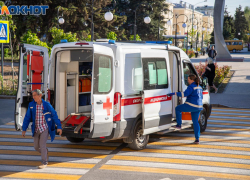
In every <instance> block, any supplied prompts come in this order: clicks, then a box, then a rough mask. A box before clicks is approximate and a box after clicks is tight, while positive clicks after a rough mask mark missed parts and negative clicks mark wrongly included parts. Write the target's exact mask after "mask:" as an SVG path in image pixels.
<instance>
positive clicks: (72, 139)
mask: <svg viewBox="0 0 250 180" xmlns="http://www.w3.org/2000/svg"><path fill="white" fill-rule="evenodd" d="M66 138H67V139H68V141H69V142H72V143H80V142H83V140H84V138H74V137H68V136H66Z"/></svg>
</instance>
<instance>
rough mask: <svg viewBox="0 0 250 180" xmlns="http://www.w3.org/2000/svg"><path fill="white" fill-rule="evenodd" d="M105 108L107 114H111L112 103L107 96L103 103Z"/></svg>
mask: <svg viewBox="0 0 250 180" xmlns="http://www.w3.org/2000/svg"><path fill="white" fill-rule="evenodd" d="M103 109H106V110H107V115H108V116H110V110H111V109H112V103H111V102H110V97H107V100H106V102H105V103H103Z"/></svg>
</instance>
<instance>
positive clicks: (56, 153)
mask: <svg viewBox="0 0 250 180" xmlns="http://www.w3.org/2000/svg"><path fill="white" fill-rule="evenodd" d="M0 154H19V155H32V156H40V154H39V153H38V152H36V151H21V150H0ZM49 156H56V157H76V158H98V159H103V158H105V157H106V156H107V155H102V154H86V153H85V154H84V153H66V152H49Z"/></svg>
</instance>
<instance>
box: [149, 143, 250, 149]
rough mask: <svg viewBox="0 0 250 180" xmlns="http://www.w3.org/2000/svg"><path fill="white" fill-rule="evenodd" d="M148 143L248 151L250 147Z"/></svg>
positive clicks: (162, 144) (163, 144)
mask: <svg viewBox="0 0 250 180" xmlns="http://www.w3.org/2000/svg"><path fill="white" fill-rule="evenodd" d="M149 144H150V145H156V146H177V147H192V148H206V149H224V150H234V151H250V148H244V147H231V146H214V145H203V144H199V145H198V146H197V144H190V143H188V144H186V143H172V142H151V143H149Z"/></svg>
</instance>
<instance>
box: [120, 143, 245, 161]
mask: <svg viewBox="0 0 250 180" xmlns="http://www.w3.org/2000/svg"><path fill="white" fill-rule="evenodd" d="M197 146H199V145H197ZM122 151H129V152H131V151H134V150H132V149H130V148H123V149H122ZM139 152H147V153H163V154H183V155H193V156H211V157H225V158H228V157H230V158H236V159H250V156H247V155H238V154H229V153H227V154H223V153H210V152H199V151H198V152H197V151H180V150H166V149H143V150H140V151H139Z"/></svg>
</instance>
